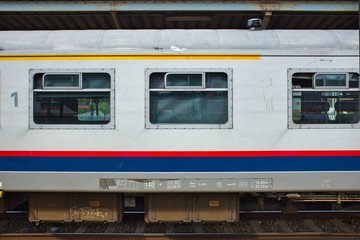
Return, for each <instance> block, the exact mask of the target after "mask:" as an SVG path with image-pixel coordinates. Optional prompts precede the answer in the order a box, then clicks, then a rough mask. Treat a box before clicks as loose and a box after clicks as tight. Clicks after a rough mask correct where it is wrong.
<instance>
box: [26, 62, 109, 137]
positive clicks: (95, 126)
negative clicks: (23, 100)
mask: <svg viewBox="0 0 360 240" xmlns="http://www.w3.org/2000/svg"><path fill="white" fill-rule="evenodd" d="M87 73H94V74H96V73H106V74H108V75H109V76H110V88H86V89H83V88H82V76H83V74H87ZM36 74H43V76H41V78H42V79H41V83H42V89H34V81H35V79H34V77H35V75H36ZM46 75H79V86H74V87H72V86H64V87H59V86H55V87H48V86H47V87H46V86H45V76H46ZM29 83H30V84H29V86H30V87H29V111H30V113H29V129H74V130H79V129H115V69H110V68H106V69H105V68H91V69H30V70H29ZM34 92H44V93H77V92H78V93H79V92H81V93H86V92H99V93H100V92H104V93H105V92H106V93H110V120H109V122H108V123H106V124H102V123H99V124H96V123H94V124H74V123H68V124H66V123H64V124H39V123H35V121H34V117H35V114H34V100H35V99H34Z"/></svg>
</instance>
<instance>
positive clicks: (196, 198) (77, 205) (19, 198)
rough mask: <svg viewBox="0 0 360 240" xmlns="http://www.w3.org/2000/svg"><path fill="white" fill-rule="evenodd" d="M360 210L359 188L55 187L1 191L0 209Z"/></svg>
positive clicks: (150, 216)
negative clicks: (146, 190) (128, 190)
mask: <svg viewBox="0 0 360 240" xmlns="http://www.w3.org/2000/svg"><path fill="white" fill-rule="evenodd" d="M330 210H339V211H357V210H359V211H360V193H357V192H356V193H355V192H354V193H340V192H326V193H270V192H269V193H150V194H122V193H59V192H53V193H48V192H36V193H21V192H6V193H2V197H1V198H0V213H19V212H21V213H25V214H28V219H29V221H30V222H35V223H38V222H121V221H122V217H123V215H124V214H125V213H126V214H132V213H136V214H143V215H144V220H145V222H147V223H154V222H184V223H186V222H237V221H239V219H240V218H241V214H242V213H253V212H279V213H283V214H287V213H292V214H293V213H301V212H306V211H319V212H321V211H330Z"/></svg>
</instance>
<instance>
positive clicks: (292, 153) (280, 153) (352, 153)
mask: <svg viewBox="0 0 360 240" xmlns="http://www.w3.org/2000/svg"><path fill="white" fill-rule="evenodd" d="M331 156H334V157H360V150H274V151H271V150H263V151H262V150H259V151H58V150H57V151H22V150H5V151H4V150H2V151H0V157H331Z"/></svg>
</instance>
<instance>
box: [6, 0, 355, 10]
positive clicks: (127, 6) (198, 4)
mask: <svg viewBox="0 0 360 240" xmlns="http://www.w3.org/2000/svg"><path fill="white" fill-rule="evenodd" d="M358 10H359V4H358V1H354V0H352V1H272V2H268V1H188V0H185V1H166V2H165V1H41V2H38V1H1V2H0V12H64V11H66V12H104V11H105V12H109V11H110V12H119V11H132V12H136V11H145V12H149V11H156V12H158V11H216V12H219V11H272V12H274V11H300V12H301V11H304V12H357V11H358Z"/></svg>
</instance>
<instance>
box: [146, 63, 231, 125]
mask: <svg viewBox="0 0 360 240" xmlns="http://www.w3.org/2000/svg"><path fill="white" fill-rule="evenodd" d="M153 73H165V74H164V88H154V89H151V88H150V76H151V74H153ZM207 73H225V74H226V75H227V88H206V86H205V82H206V79H205V78H206V74H207ZM169 74H202V86H166V82H165V81H166V76H167V75H169ZM225 89H226V92H227V95H228V99H227V104H228V106H227V108H228V109H227V114H228V116H227V117H228V121H227V122H226V123H224V124H212V123H209V124H205V123H157V124H154V123H151V122H150V92H152V91H163V92H181V91H184V92H191V91H194V92H197V91H204V92H206V91H209V90H210V91H225ZM232 128H233V70H232V69H231V68H147V69H145V129H232Z"/></svg>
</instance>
